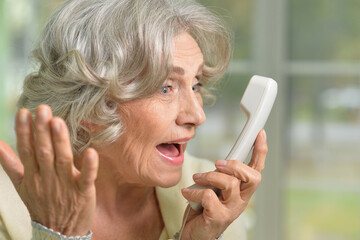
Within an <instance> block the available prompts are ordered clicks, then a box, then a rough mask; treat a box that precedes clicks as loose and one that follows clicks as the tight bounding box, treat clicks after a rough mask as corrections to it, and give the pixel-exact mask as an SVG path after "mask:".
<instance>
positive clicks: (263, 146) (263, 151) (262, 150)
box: [260, 144, 269, 154]
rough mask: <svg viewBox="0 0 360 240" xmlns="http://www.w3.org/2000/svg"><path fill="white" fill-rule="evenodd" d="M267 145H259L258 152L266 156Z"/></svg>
mask: <svg viewBox="0 0 360 240" xmlns="http://www.w3.org/2000/svg"><path fill="white" fill-rule="evenodd" d="M268 150H269V149H268V145H267V144H263V145H261V147H260V151H261V152H262V153H264V154H266V153H267V152H268Z"/></svg>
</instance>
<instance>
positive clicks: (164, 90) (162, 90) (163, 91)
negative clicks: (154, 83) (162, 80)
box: [161, 86, 172, 94]
mask: <svg viewBox="0 0 360 240" xmlns="http://www.w3.org/2000/svg"><path fill="white" fill-rule="evenodd" d="M171 88H172V86H164V87H161V93H163V94H166V93H169V92H170V91H171Z"/></svg>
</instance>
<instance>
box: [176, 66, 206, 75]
mask: <svg viewBox="0 0 360 240" xmlns="http://www.w3.org/2000/svg"><path fill="white" fill-rule="evenodd" d="M203 67H204V63H202V64H200V66H199V68H198V70H197V72H200V69H202V68H203ZM172 72H173V73H176V74H179V75H184V74H185V70H184V69H183V68H182V67H179V66H174V67H173V68H172Z"/></svg>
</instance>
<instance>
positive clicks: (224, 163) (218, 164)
mask: <svg viewBox="0 0 360 240" xmlns="http://www.w3.org/2000/svg"><path fill="white" fill-rule="evenodd" d="M226 164H227V161H226V160H217V161H216V162H215V165H217V166H226Z"/></svg>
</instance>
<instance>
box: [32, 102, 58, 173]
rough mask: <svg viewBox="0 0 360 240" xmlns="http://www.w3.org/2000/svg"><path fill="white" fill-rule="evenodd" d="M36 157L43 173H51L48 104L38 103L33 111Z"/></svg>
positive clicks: (52, 153)
mask: <svg viewBox="0 0 360 240" xmlns="http://www.w3.org/2000/svg"><path fill="white" fill-rule="evenodd" d="M35 115H36V117H35V129H36V141H35V142H36V144H35V146H36V148H35V149H36V157H37V163H38V165H39V169H40V171H41V172H42V173H43V174H46V175H47V174H52V171H53V170H54V149H53V146H52V139H51V129H50V121H51V119H52V112H51V109H50V107H49V106H47V105H44V104H43V105H40V106H39V107H38V108H37V109H36V113H35Z"/></svg>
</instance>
